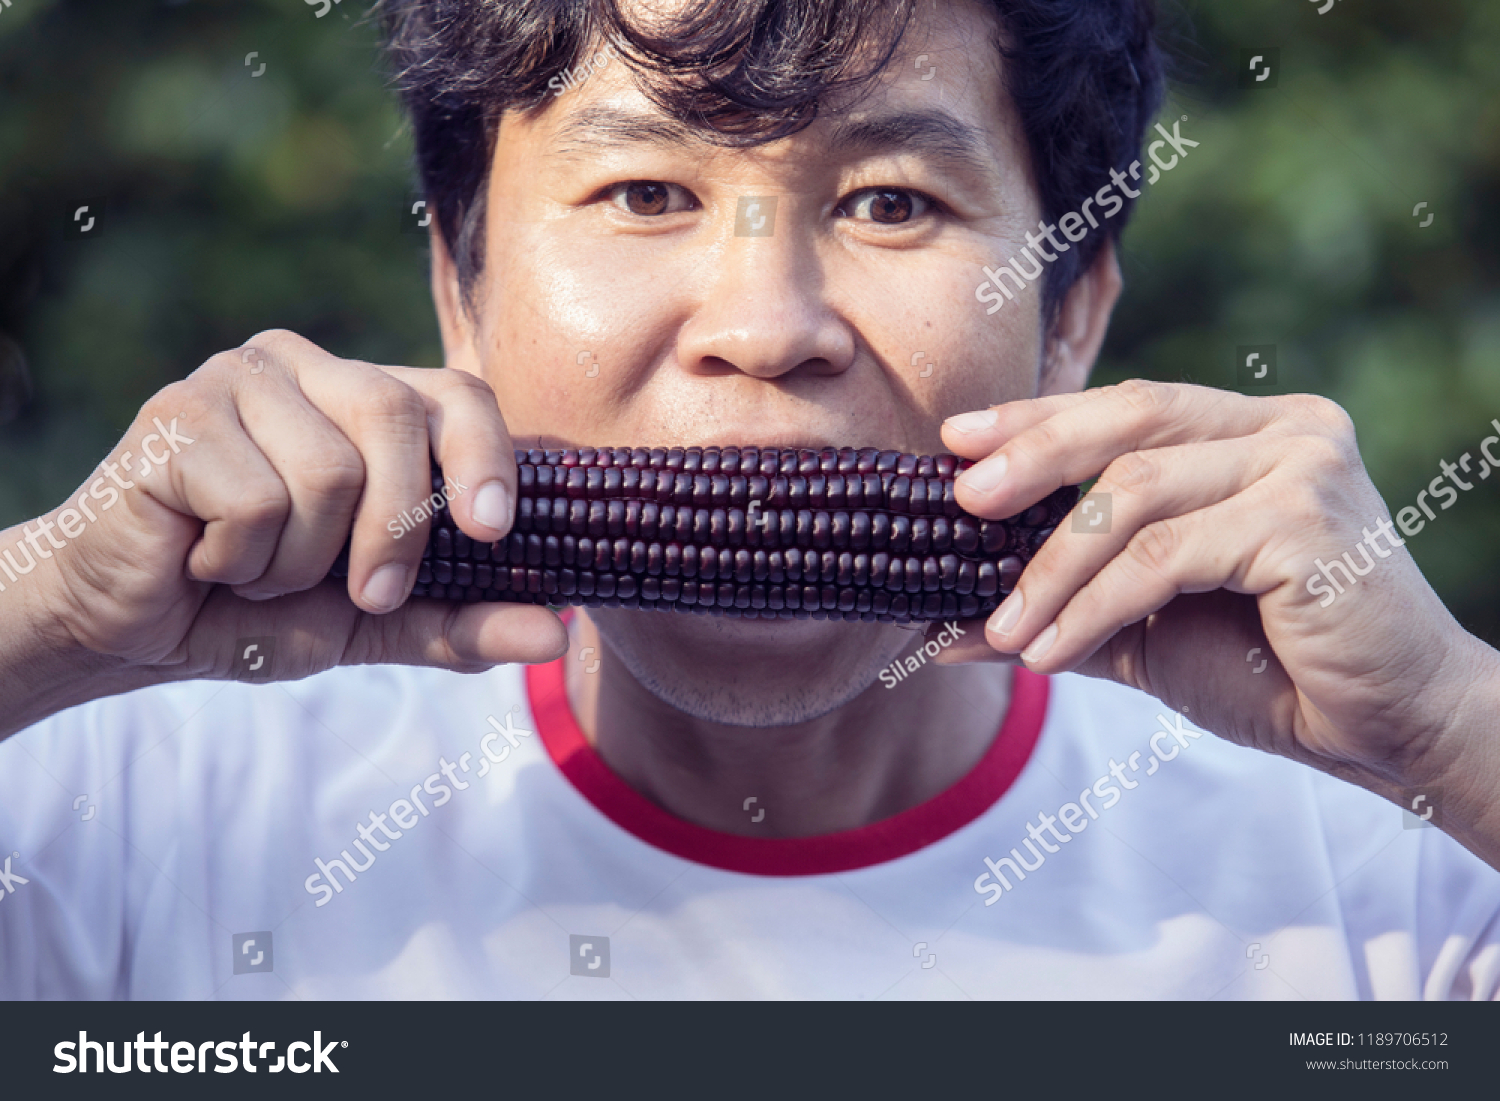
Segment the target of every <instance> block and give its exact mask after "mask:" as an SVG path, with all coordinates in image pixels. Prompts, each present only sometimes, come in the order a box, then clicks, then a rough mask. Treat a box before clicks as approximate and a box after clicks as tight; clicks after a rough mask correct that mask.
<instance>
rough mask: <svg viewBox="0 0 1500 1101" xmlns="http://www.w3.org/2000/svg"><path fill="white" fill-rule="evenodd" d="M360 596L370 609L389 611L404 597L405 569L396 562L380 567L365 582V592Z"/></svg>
mask: <svg viewBox="0 0 1500 1101" xmlns="http://www.w3.org/2000/svg"><path fill="white" fill-rule="evenodd" d="M361 595H362V596H363V597H364V601H365V603H366V604H368V605H370V607H372V608H376V609H378V610H379V611H382V612H388V611H390V610H391V609H392V608H394V607H395V606H396V605H397V604H400V603H401V598H402V597H403V596H405V595H406V567H405V566H403V565H401V564H400V563H397V562H389V563H387V564H386V565H384V566H381V567H380V569H378V570H376V571H375V572H374V574H372V575H371V577H370V580H369V581H366V582H365V590H364V592H363V593H362V594H361Z"/></svg>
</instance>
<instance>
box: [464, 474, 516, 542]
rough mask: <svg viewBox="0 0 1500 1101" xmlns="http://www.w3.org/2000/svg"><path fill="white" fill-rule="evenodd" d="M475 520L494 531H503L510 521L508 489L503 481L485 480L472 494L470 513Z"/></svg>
mask: <svg viewBox="0 0 1500 1101" xmlns="http://www.w3.org/2000/svg"><path fill="white" fill-rule="evenodd" d="M472 515H473V517H474V519H475V521H477V522H478V523H481V524H483V525H484V526H485V527H487V528H493V529H494V530H495V531H504V530H505V528H506V525H508V524H509V523H510V491H509V490H507V489H506V488H505V483H504V482H485V483H484V485H482V486H480V487H479V492H477V493H475V494H474V507H473V513H472Z"/></svg>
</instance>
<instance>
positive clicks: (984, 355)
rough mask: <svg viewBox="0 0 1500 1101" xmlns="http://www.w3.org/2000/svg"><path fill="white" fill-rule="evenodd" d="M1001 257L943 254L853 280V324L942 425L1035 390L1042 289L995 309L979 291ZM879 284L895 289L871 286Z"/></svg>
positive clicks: (924, 412) (921, 408)
mask: <svg viewBox="0 0 1500 1101" xmlns="http://www.w3.org/2000/svg"><path fill="white" fill-rule="evenodd" d="M1000 262H1001V261H998V260H995V259H992V258H990V257H988V256H980V255H979V254H977V253H975V254H972V255H971V254H969V253H968V251H967V250H966V251H965V252H964V253H963V254H962V255H952V254H940V255H935V256H933V257H932V259H931V262H930V263H927V264H924V265H922V267H921V270H920V271H913V270H903V271H901V272H900V273H899V274H893V275H892V276H891V277H890V278H889V279H880V280H871V279H870V278H869V273H868V272H860V273H855V274H857V278H851V279H850V281H849V285H850V286H851V287H852V288H855V290H854V293H853V294H851V295H850V296H849V298H848V299H847V300H848V301H849V303H850V310H851V313H853V315H854V321H855V324H856V325H857V326H858V327H859V329H860V332H861V335H862V337H863V338H864V339H865V340H866V341H867V342H868V343H869V345H870V346H871V348H872V350H873V351H874V353H875V355H876V356H877V357H879V358H880V359H882V360H884V361H885V362H887V363H889V364H890V369H891V370H892V372H893V373H894V374H895V375H896V376H897V378H898V380H899V382H900V383H901V384H902V385H903V386H904V387H905V389H906V390H907V392H908V393H909V394H910V396H911V401H912V403H913V405H914V406H915V407H916V409H917V410H918V411H919V412H920V414H921V416H922V417H923V419H924V420H928V421H930V423H931V424H932V425H933V426H934V428H933V431H934V435H933V437H932V445H933V446H940V444H938V443H937V437H936V435H935V432H936V426H938V425H940V424H941V422H942V421H943V420H944V419H945V418H947V417H949V416H952V415H953V414H955V413H961V412H967V411H969V410H971V409H981V408H985V407H987V406H990V405H996V404H999V403H1001V402H1005V401H1015V400H1017V399H1020V398H1029V397H1033V396H1035V394H1036V392H1037V386H1038V377H1039V371H1038V364H1039V361H1040V351H1041V341H1040V323H1039V321H1040V315H1039V310H1040V305H1041V296H1040V294H1039V293H1038V288H1037V287H1030V288H1028V290H1027V293H1026V294H1025V295H1018V296H1017V297H1016V299H1015V300H1014V301H1010V302H1007V303H1006V304H1005V306H1004V308H1003V309H1001V310H998V311H996V312H995V313H994V314H986V313H985V309H986V307H985V304H984V303H982V302H980V301H978V299H977V298H976V297H975V291H976V289H977V288H978V287H979V286H980V285H981V283H983V282H984V281H985V275H984V270H983V269H984V266H985V265H986V264H990V265H994V264H996V263H1000ZM870 286H876V287H883V288H891V289H889V290H878V291H867V290H864V289H862V288H865V287H870Z"/></svg>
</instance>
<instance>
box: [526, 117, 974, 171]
mask: <svg viewBox="0 0 1500 1101" xmlns="http://www.w3.org/2000/svg"><path fill="white" fill-rule="evenodd" d="M704 144H706V143H705V142H704V139H703V138H702V136H701V135H700V134H698V133H697V132H696V131H694V130H693V129H692V128H691V127H689V126H687V125H686V124H685V123H681V122H678V121H677V120H675V119H672V118H668V117H666V116H664V115H659V114H647V113H644V112H637V111H627V110H622V109H620V108H618V107H606V106H592V107H585V108H582V109H580V110H578V111H576V112H574V113H573V114H572V115H571V116H570V117H569V118H568V120H567V121H566V122H565V123H564V124H563V125H562V127H561V129H559V130H558V132H557V134H556V136H555V137H554V138H553V141H552V147H553V149H552V151H553V153H554V154H556V155H558V156H579V155H586V154H588V153H592V152H597V151H598V150H600V149H602V148H624V147H626V146H630V145H669V146H674V147H677V148H689V147H693V146H701V145H704ZM823 148H824V150H825V151H827V152H828V153H830V154H837V155H841V156H847V155H849V154H851V153H853V154H859V155H864V156H871V155H876V154H881V153H892V152H902V153H916V154H917V155H919V156H925V157H927V158H929V159H931V160H934V161H939V162H943V163H946V164H949V165H953V166H955V167H958V168H963V169H967V170H969V171H972V172H978V173H984V172H988V171H991V170H992V169H993V168H994V156H993V154H992V153H991V152H990V148H989V141H988V138H987V135H986V134H985V132H984V131H983V130H982V129H980V128H979V127H977V126H973V125H971V124H969V123H967V122H964V121H963V120H962V119H960V118H958V117H957V116H955V115H953V114H950V113H949V112H948V111H944V110H942V109H923V110H917V111H891V112H885V113H880V114H873V115H867V116H863V117H857V118H845V119H840V120H838V121H837V122H835V123H834V124H833V128H832V130H831V131H830V133H829V136H828V138H827V140H826V142H825V143H824V146H823Z"/></svg>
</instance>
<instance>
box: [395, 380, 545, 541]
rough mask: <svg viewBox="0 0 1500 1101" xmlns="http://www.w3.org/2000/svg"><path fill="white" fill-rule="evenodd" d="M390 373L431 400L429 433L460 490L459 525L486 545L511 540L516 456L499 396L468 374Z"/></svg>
mask: <svg viewBox="0 0 1500 1101" xmlns="http://www.w3.org/2000/svg"><path fill="white" fill-rule="evenodd" d="M385 370H386V371H388V372H389V373H390V374H392V375H394V376H395V377H396V378H398V379H400V380H401V381H403V382H405V383H407V385H409V386H411V387H412V388H413V389H414V390H416V391H418V392H419V393H421V394H422V395H424V396H425V397H426V398H427V402H428V419H427V431H428V435H429V436H431V438H432V450H433V453H434V454H435V455H437V458H438V463H439V464H440V465H441V466H442V468H443V475H444V477H445V478H447V479H448V482H449V483H450V485H451V486H452V487H453V489H454V496H453V497H452V498H451V499H450V500H449V509H450V511H451V512H452V515H453V519H454V521H455V522H456V523H457V524H458V526H459V528H460V529H462V530H463V532H464V534H466V535H468V536H469V537H470V538H473V539H478V540H480V541H481V542H485V543H493V542H495V541H496V540H498V539H503V538H505V536H506V535H507V534H508V533H509V531H510V527H511V523H512V521H513V520H514V518H515V511H516V509H515V504H516V456H515V449H514V446H513V444H512V443H511V437H510V432H509V430H508V429H507V428H506V427H505V418H504V417H503V416H501V414H500V405H499V403H498V402H497V401H496V400H495V392H494V391H493V390H491V389H490V387H489V385H488V384H487V383H486V382H485V381H484V380H483V379H480V378H477V377H475V376H474V375H471V374H469V373H468V372H466V371H447V370H442V371H434V370H424V369H422V368H417V367H387V368H385Z"/></svg>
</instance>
